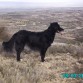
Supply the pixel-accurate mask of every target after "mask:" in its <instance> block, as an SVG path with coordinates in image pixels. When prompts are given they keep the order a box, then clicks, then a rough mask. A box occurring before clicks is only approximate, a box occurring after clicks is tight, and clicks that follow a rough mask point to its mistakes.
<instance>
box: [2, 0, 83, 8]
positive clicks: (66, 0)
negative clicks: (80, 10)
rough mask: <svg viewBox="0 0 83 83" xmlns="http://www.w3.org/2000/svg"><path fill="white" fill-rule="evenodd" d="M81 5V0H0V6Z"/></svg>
mask: <svg viewBox="0 0 83 83" xmlns="http://www.w3.org/2000/svg"><path fill="white" fill-rule="evenodd" d="M29 7H83V0H0V8H29Z"/></svg>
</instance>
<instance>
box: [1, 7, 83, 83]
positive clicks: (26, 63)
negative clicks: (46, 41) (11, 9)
mask: <svg viewBox="0 0 83 83" xmlns="http://www.w3.org/2000/svg"><path fill="white" fill-rule="evenodd" d="M82 15H83V11H82V10H80V11H78V10H76V11H72V10H68V11H56V10H54V9H53V10H42V11H39V10H37V11H30V12H15V13H5V14H1V15H0V42H1V43H2V41H7V40H8V39H9V38H10V37H11V36H12V35H13V34H14V33H15V32H17V31H18V30H21V29H26V30H31V31H42V30H45V29H46V28H47V27H48V26H49V23H51V22H54V21H57V22H58V23H59V24H60V25H61V27H63V28H64V29H65V31H64V33H63V35H60V34H56V37H55V40H54V42H53V44H52V46H51V47H50V48H49V49H48V51H47V53H46V58H45V62H44V63H42V62H40V56H39V53H38V52H33V51H27V50H26V49H25V50H24V51H23V52H22V54H21V61H20V62H17V61H16V54H15V52H14V53H5V52H4V50H3V49H2V45H1V43H0V83H82V82H83V81H82V79H81V78H78V79H77V78H76V79H74V78H73V79H72V78H63V77H62V76H61V74H62V73H78V74H79V73H83V51H82V50H83V43H82V42H83V33H82V31H83V22H82V19H83V17H82Z"/></svg>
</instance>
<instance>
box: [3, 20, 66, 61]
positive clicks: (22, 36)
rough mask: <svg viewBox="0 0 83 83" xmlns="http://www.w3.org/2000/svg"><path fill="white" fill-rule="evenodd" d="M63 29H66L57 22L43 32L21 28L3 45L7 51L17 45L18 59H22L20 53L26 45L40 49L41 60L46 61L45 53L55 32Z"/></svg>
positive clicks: (10, 50)
mask: <svg viewBox="0 0 83 83" xmlns="http://www.w3.org/2000/svg"><path fill="white" fill-rule="evenodd" d="M63 30H64V29H62V28H61V27H60V26H59V24H58V23H57V22H53V23H51V24H50V26H49V27H48V29H46V30H45V31H42V32H31V31H26V30H20V31H18V32H17V33H15V34H14V35H13V36H12V38H11V39H10V40H9V41H8V42H3V43H2V45H3V48H4V50H6V51H7V52H12V49H13V47H14V45H15V50H16V53H17V61H20V54H21V52H22V51H23V49H24V46H25V45H27V46H28V47H30V48H31V49H33V50H38V51H39V52H40V56H41V61H42V62H44V58H45V53H46V51H47V49H48V47H49V46H50V45H51V43H52V42H53V40H54V37H55V34H56V33H59V32H61V31H63Z"/></svg>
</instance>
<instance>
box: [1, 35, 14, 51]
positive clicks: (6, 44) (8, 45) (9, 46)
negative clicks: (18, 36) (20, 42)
mask: <svg viewBox="0 0 83 83" xmlns="http://www.w3.org/2000/svg"><path fill="white" fill-rule="evenodd" d="M14 40H15V35H13V36H12V38H11V39H10V40H9V41H8V42H3V43H2V46H3V49H4V50H5V51H6V52H12V51H13V46H14Z"/></svg>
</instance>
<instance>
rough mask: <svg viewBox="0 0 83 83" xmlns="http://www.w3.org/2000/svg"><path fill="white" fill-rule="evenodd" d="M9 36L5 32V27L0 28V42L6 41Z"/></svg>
mask: <svg viewBox="0 0 83 83" xmlns="http://www.w3.org/2000/svg"><path fill="white" fill-rule="evenodd" d="M8 38H9V36H8V33H7V31H6V27H0V41H2V40H8Z"/></svg>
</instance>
